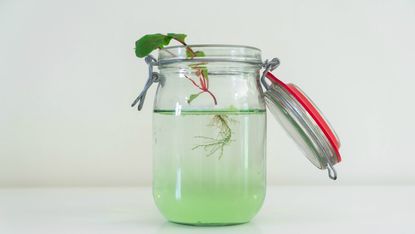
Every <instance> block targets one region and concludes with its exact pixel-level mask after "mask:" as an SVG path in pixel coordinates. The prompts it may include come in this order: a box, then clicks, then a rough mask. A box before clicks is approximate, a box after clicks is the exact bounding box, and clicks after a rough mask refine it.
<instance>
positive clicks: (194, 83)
mask: <svg viewBox="0 0 415 234" xmlns="http://www.w3.org/2000/svg"><path fill="white" fill-rule="evenodd" d="M185 77H186V78H187V79H188V80H190V81H191V82H192V83H193V85H194V86H196V87H198V88H199V89H200V90H203V89H202V87H200V86H199V85H198V84H196V82H195V81H194V80H192V79H191V78H189V77H188V76H186V75H185Z"/></svg>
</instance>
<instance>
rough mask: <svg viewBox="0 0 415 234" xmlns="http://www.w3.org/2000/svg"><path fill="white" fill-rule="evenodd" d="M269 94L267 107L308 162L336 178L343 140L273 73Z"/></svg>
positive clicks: (294, 89)
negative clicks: (341, 141) (336, 167)
mask: <svg viewBox="0 0 415 234" xmlns="http://www.w3.org/2000/svg"><path fill="white" fill-rule="evenodd" d="M265 77H266V78H268V80H270V81H271V85H267V86H266V88H267V91H266V92H265V101H266V104H267V106H268V108H269V110H270V111H271V113H272V114H273V115H274V117H275V118H276V119H277V120H278V122H279V123H281V125H282V126H283V127H284V129H285V130H286V131H287V133H288V134H289V135H290V136H291V137H292V138H293V139H294V141H295V142H296V143H297V144H298V145H299V146H300V148H301V149H302V150H303V152H304V154H305V155H306V157H307V158H308V160H309V161H310V162H311V163H312V164H313V165H314V166H316V167H317V168H319V169H322V170H323V169H327V170H328V174H329V177H330V178H331V179H334V180H335V179H336V178H337V175H336V171H335V170H334V168H333V165H335V164H336V163H338V162H340V161H341V156H340V152H339V148H340V140H339V138H338V137H337V134H336V133H335V131H334V130H333V128H332V127H331V126H330V124H329V122H328V121H327V120H326V119H325V118H324V116H323V115H322V113H321V112H320V111H319V109H318V108H317V107H316V105H315V104H314V103H313V102H312V101H311V99H310V98H308V96H307V95H306V94H305V93H304V92H302V91H301V89H300V88H299V87H297V86H296V85H294V84H285V83H284V82H282V81H281V80H279V79H278V78H277V77H275V76H274V75H273V74H271V73H270V72H266V73H265Z"/></svg>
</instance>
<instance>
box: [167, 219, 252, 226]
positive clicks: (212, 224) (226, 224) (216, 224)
mask: <svg viewBox="0 0 415 234" xmlns="http://www.w3.org/2000/svg"><path fill="white" fill-rule="evenodd" d="M249 221H250V220H248V221H245V222H235V223H232V222H231V223H204V222H196V223H187V222H180V221H173V220H169V222H170V223H174V224H179V225H186V226H196V227H220V226H235V225H241V224H245V223H249Z"/></svg>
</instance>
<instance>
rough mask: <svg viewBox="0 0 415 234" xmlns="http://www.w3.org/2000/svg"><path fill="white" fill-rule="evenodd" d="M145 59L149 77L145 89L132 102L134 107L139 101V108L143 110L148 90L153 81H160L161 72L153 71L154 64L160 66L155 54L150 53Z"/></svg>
mask: <svg viewBox="0 0 415 234" xmlns="http://www.w3.org/2000/svg"><path fill="white" fill-rule="evenodd" d="M144 61H145V62H146V63H147V65H148V79H147V82H146V84H145V85H144V89H143V90H142V91H141V92H140V94H139V95H138V97H137V98H136V99H135V100H134V102H133V103H132V104H131V107H134V106H135V105H136V104H137V103H138V106H137V109H138V110H141V109H142V108H143V105H144V100H145V98H146V94H147V90H148V89H149V88H150V86H151V85H152V84H153V83H157V82H159V74H158V73H157V72H153V66H158V62H157V59H155V58H154V57H153V56H151V55H148V56H147V57H146V58H145V59H144Z"/></svg>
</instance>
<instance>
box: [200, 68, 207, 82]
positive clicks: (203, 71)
mask: <svg viewBox="0 0 415 234" xmlns="http://www.w3.org/2000/svg"><path fill="white" fill-rule="evenodd" d="M200 70H201V72H202V75H203V77H204V78H205V79H206V80H207V79H208V70H207V68H205V67H204V68H202V69H200Z"/></svg>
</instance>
